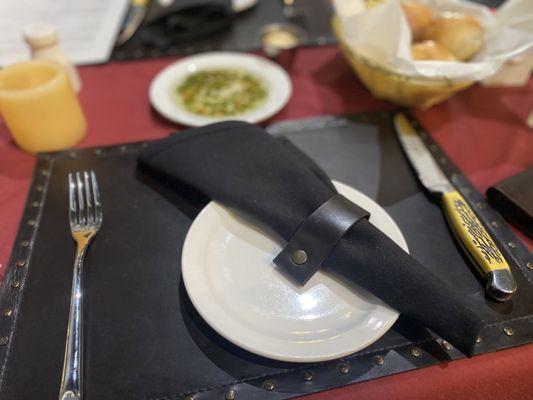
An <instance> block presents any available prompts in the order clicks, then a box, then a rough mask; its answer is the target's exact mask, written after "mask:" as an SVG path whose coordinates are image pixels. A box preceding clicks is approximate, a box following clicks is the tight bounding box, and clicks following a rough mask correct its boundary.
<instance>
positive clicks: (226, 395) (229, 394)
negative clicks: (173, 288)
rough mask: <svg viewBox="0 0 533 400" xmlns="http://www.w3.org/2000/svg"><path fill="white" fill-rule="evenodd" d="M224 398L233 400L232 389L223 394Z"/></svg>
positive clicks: (233, 392)
mask: <svg viewBox="0 0 533 400" xmlns="http://www.w3.org/2000/svg"><path fill="white" fill-rule="evenodd" d="M224 398H225V399H226V400H235V391H234V390H233V389H229V390H228V391H227V392H226V393H225V394H224Z"/></svg>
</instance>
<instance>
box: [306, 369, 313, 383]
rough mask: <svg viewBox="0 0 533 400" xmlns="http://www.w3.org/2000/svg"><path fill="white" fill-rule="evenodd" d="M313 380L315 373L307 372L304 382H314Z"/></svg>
mask: <svg viewBox="0 0 533 400" xmlns="http://www.w3.org/2000/svg"><path fill="white" fill-rule="evenodd" d="M312 380H313V373H312V372H311V371H305V372H304V381H308V382H309V381H312Z"/></svg>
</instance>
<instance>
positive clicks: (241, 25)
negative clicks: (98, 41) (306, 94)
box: [111, 0, 504, 60]
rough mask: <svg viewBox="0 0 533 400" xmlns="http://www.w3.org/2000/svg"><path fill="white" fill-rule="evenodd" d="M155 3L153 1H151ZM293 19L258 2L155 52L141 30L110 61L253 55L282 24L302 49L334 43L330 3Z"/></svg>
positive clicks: (496, 1)
mask: <svg viewBox="0 0 533 400" xmlns="http://www.w3.org/2000/svg"><path fill="white" fill-rule="evenodd" d="M152 1H156V0H152ZM473 1H474V2H476V3H480V4H484V5H486V6H489V7H498V6H500V5H501V4H503V2H504V0H473ZM294 7H295V9H296V15H295V16H294V17H292V18H287V17H286V16H285V15H284V14H283V1H282V0H259V1H258V2H257V4H256V5H255V6H254V7H253V8H251V9H249V10H246V11H244V12H242V13H239V14H237V15H236V16H235V20H234V22H233V24H232V26H231V27H230V28H228V29H226V30H224V31H222V32H217V33H216V34H214V35H212V36H210V37H206V38H203V39H199V40H195V41H192V42H190V43H182V44H179V45H175V46H171V47H168V48H166V49H156V48H151V47H149V46H147V45H145V44H144V43H143V42H142V40H141V35H142V33H141V32H142V30H143V26H142V25H141V27H140V28H139V30H138V31H137V32H136V33H135V35H134V36H133V37H132V38H131V39H130V40H129V41H128V42H126V43H125V44H124V45H122V46H118V47H116V48H115V49H114V51H113V53H112V55H111V59H113V60H132V59H143V58H156V57H165V56H175V55H188V54H194V53H200V52H206V51H221V50H226V51H256V50H259V49H261V35H260V33H261V29H262V28H263V27H264V26H265V25H266V24H270V23H276V22H283V23H291V24H295V25H297V26H299V27H300V28H302V30H303V31H304V32H305V33H306V35H305V39H304V41H303V43H302V45H304V46H323V45H329V44H333V43H335V42H336V41H335V38H334V36H333V34H332V32H331V29H330V22H331V16H332V13H333V9H332V6H331V0H296V1H295V6H294Z"/></svg>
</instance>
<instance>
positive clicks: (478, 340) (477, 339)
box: [476, 336, 482, 344]
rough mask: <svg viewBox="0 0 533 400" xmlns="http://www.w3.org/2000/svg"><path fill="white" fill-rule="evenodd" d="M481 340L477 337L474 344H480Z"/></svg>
mask: <svg viewBox="0 0 533 400" xmlns="http://www.w3.org/2000/svg"><path fill="white" fill-rule="evenodd" d="M481 340H482V339H481V336H478V337H477V338H476V344H479V343H481Z"/></svg>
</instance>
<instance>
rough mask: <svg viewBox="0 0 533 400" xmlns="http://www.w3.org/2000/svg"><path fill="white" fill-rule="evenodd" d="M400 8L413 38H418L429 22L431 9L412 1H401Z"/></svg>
mask: <svg viewBox="0 0 533 400" xmlns="http://www.w3.org/2000/svg"><path fill="white" fill-rule="evenodd" d="M402 9H403V12H404V14H405V16H406V17H407V21H408V22H409V26H410V27H411V31H412V32H413V39H414V40H418V39H419V38H420V35H421V34H422V32H423V31H424V29H426V28H427V27H428V26H429V24H430V23H431V19H432V18H433V15H432V12H431V9H429V8H428V7H426V6H425V5H423V4H419V3H416V2H412V1H405V2H403V3H402Z"/></svg>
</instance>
